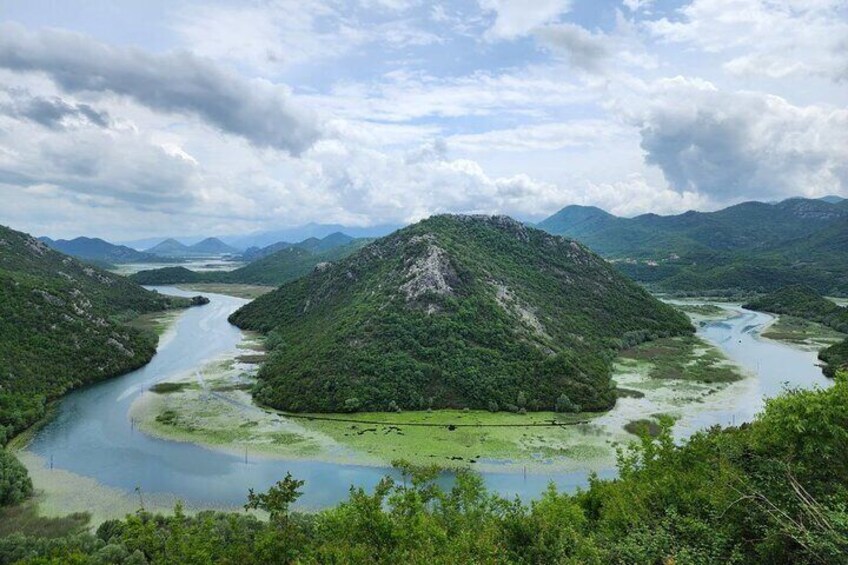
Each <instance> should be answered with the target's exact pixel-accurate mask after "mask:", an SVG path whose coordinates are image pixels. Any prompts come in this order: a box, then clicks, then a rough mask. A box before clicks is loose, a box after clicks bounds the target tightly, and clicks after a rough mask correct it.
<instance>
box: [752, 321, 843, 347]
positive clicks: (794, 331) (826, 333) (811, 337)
mask: <svg viewBox="0 0 848 565" xmlns="http://www.w3.org/2000/svg"><path fill="white" fill-rule="evenodd" d="M762 336H763V337H765V338H768V339H774V340H777V341H784V342H787V343H790V344H792V345H795V346H798V347H804V348H808V349H814V350H816V351H818V350H819V349H821V348H823V347H827V346H828V345H832V344H834V343H838V342H840V341H842V340H843V339H845V338H846V337H848V336H846V334H844V333H842V332H838V331H836V330H834V329H831V328H829V327H827V326H825V325H823V324H820V323H818V322H812V321H810V320H805V319H803V318H798V317H795V316H787V315H780V316H778V317H777V319H776V320H775V322H774V323H772V324H771V325H770V326H769V327H768V328H766V330H765V331H764V332H763V333H762Z"/></svg>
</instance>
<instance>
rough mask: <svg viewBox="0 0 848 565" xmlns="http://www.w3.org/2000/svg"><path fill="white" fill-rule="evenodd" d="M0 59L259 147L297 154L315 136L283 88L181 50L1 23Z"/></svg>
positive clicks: (304, 114) (312, 126) (73, 88)
mask: <svg viewBox="0 0 848 565" xmlns="http://www.w3.org/2000/svg"><path fill="white" fill-rule="evenodd" d="M0 67H3V68H7V69H10V70H14V71H34V72H42V73H45V74H47V75H48V76H50V77H51V78H52V79H53V80H54V81H55V82H56V83H57V84H58V85H59V86H60V87H61V88H63V89H64V90H65V91H67V92H110V93H114V94H118V95H122V96H127V97H129V98H131V99H133V100H134V101H136V102H137V103H139V104H142V105H144V106H147V107H149V108H151V109H154V110H157V111H165V112H176V113H187V114H191V115H194V116H197V117H200V118H201V119H203V120H204V121H205V122H207V123H208V124H211V125H213V126H215V127H217V128H218V129H220V130H222V131H224V132H227V133H230V134H233V135H238V136H241V137H243V138H245V139H247V140H248V141H250V142H251V143H253V144H254V145H256V146H258V147H270V148H274V149H279V150H282V151H286V152H288V153H291V154H292V155H297V154H300V153H301V152H303V151H304V150H305V149H307V148H308V147H309V146H310V145H312V143H314V142H315V140H316V139H318V137H319V135H320V132H319V128H318V125H317V124H316V122H315V119H314V118H313V117H312V115H311V114H310V113H309V112H307V111H306V110H304V109H303V108H300V107H298V106H296V105H295V104H294V103H293V102H292V100H291V95H290V94H289V93H288V91H287V89H285V88H283V87H280V86H277V85H274V84H271V83H269V82H267V81H260V80H247V79H244V78H242V77H241V76H239V75H237V74H235V73H233V72H229V71H226V70H224V69H222V68H221V67H219V66H218V65H216V64H214V63H213V62H211V61H209V60H207V59H201V58H198V57H196V56H195V55H192V54H191V53H187V52H175V53H168V54H162V55H158V54H156V55H155V54H150V53H146V52H144V51H140V50H137V49H124V48H118V47H112V46H109V45H106V44H103V43H99V42H97V41H95V40H93V39H91V38H89V37H87V36H84V35H80V34H76V33H71V32H66V31H56V30H47V31H39V32H29V31H27V30H26V29H25V28H23V27H21V26H19V25H14V24H2V25H0Z"/></svg>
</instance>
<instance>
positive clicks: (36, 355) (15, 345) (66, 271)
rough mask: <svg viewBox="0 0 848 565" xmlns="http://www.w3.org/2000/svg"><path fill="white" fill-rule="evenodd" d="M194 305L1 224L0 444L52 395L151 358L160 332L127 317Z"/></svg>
mask: <svg viewBox="0 0 848 565" xmlns="http://www.w3.org/2000/svg"><path fill="white" fill-rule="evenodd" d="M189 304H190V301H189V300H186V299H178V298H170V297H166V296H161V295H159V294H157V293H154V292H150V291H147V290H144V289H143V288H141V287H139V286H138V285H136V284H135V283H132V282H130V281H128V280H127V279H125V278H124V277H120V276H117V275H112V274H110V273H107V272H105V271H102V270H100V269H98V268H96V267H93V266H91V265H87V264H83V263H80V262H79V261H77V260H76V259H73V258H71V257H68V256H66V255H62V254H60V253H58V252H56V251H54V250H52V249H50V248H49V247H48V246H47V245H45V244H44V243H42V242H41V241H39V240H37V239H35V238H33V237H31V236H29V235H27V234H24V233H21V232H17V231H14V230H11V229H9V228H6V227H2V226H0V443H5V439H6V438H8V437H11V435H13V434H14V433H16V432H19V431H20V430H22V429H23V428H25V427H26V426H28V425H30V424H32V423H33V422H34V421H36V420H37V419H38V418H40V417H41V416H42V415H43V414H44V409H45V404H46V402H47V401H48V400H50V399H53V398H56V397H58V396H60V395H62V394H63V393H65V392H67V391H68V390H70V389H72V388H75V387H78V386H81V385H84V384H87V383H92V382H96V381H99V380H102V379H105V378H107V377H111V376H114V375H118V374H121V373H124V372H127V371H129V370H132V369H135V368H137V367H140V366H141V365H144V364H145V363H147V362H148V361H149V360H150V357H151V356H152V355H153V353H154V352H155V349H156V337H155V336H153V335H148V334H145V333H142V332H140V331H138V330H136V329H133V328H130V327H128V326H126V325H125V324H124V322H127V321H129V320H131V319H132V318H134V317H136V316H138V315H139V314H144V313H148V312H156V311H160V310H165V309H168V308H174V307H184V306H188V305H189Z"/></svg>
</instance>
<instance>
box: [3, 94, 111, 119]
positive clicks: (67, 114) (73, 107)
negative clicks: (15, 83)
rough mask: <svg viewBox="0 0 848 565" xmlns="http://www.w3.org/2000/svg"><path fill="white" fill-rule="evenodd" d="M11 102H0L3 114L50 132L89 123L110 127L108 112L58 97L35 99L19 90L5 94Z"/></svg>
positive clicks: (36, 97)
mask: <svg viewBox="0 0 848 565" xmlns="http://www.w3.org/2000/svg"><path fill="white" fill-rule="evenodd" d="M6 94H7V95H8V96H9V100H8V101H6V102H3V101H2V100H0V113H2V114H5V115H7V116H10V117H13V118H19V119H26V120H30V121H32V122H35V123H38V124H41V125H42V126H44V127H48V128H51V129H64V128H66V127H68V126H70V125H72V124H83V123H88V124H91V125H94V126H98V127H108V126H109V123H110V121H111V119H110V118H109V114H108V112H105V111H100V110H96V109H95V108H93V107H92V106H90V105H89V104H80V103H76V102H68V101H66V100H64V99H62V98H60V97H58V96H52V97H45V96H32V95H30V94H29V93H26V92H22V91H20V90H13V89H10V90H8V91H7V92H6Z"/></svg>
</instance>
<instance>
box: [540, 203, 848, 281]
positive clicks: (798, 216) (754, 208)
mask: <svg viewBox="0 0 848 565" xmlns="http://www.w3.org/2000/svg"><path fill="white" fill-rule="evenodd" d="M539 227H540V228H541V229H544V230H546V231H549V232H550V233H555V234H559V235H565V236H568V237H573V238H576V239H578V240H579V241H581V242H583V243H584V244H586V245H587V246H588V247H589V248H591V249H592V250H594V251H596V252H598V253H600V254H602V255H604V256H605V257H608V258H610V259H615V260H617V265H618V266H619V268H620V269H621V270H622V271H624V272H625V273H627V274H628V275H630V276H631V277H633V278H635V279H636V280H639V281H641V282H645V283H649V284H652V285H654V286H656V287H657V288H660V289H662V290H667V291H677V292H689V293H698V292H704V291H717V290H724V291H733V290H737V291H738V290H741V291H748V292H770V291H773V290H777V289H778V288H780V287H783V286H787V285H792V284H806V285H809V286H812V287H814V288H815V289H816V290H818V291H819V292H822V293H826V294H848V201H845V200H841V201H836V200H834V201H825V200H810V199H804V198H793V199H789V200H785V201H783V202H780V203H777V204H766V203H763V202H745V203H742V204H738V205H736V206H731V207H729V208H726V209H724V210H719V211H716V212H686V213H685V214H680V215H676V216H659V215H656V214H644V215H642V216H637V217H635V218H620V217H616V216H613V215H612V214H608V213H607V212H604V211H603V210H600V209H598V208H591V207H582V206H568V207H566V208H563V209H562V210H560V211H559V212H557V213H556V214H554V215H553V216H551V217H550V218H547V219H546V220H544V221H542V222H541V223H540V224H539Z"/></svg>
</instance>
